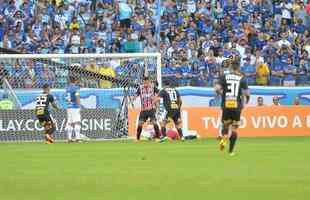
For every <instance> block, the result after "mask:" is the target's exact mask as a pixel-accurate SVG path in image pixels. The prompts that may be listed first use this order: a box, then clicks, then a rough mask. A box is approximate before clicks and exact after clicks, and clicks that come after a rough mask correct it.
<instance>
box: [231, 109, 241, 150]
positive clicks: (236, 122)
mask: <svg viewBox="0 0 310 200" xmlns="http://www.w3.org/2000/svg"><path fill="white" fill-rule="evenodd" d="M240 116H241V111H239V110H236V111H235V112H234V118H233V123H232V124H231V126H230V128H229V129H230V131H229V133H230V135H229V153H230V155H234V148H235V145H236V142H237V139H238V133H237V129H238V127H239V123H240Z"/></svg>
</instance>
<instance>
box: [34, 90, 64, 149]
mask: <svg viewBox="0 0 310 200" xmlns="http://www.w3.org/2000/svg"><path fill="white" fill-rule="evenodd" d="M50 105H51V106H52V107H53V108H54V109H56V110H58V109H59V108H58V107H57V105H56V103H55V99H54V97H53V95H51V94H50V88H49V85H48V84H44V85H43V93H42V94H41V95H40V96H38V97H37V101H36V107H35V114H36V116H37V118H38V120H39V122H40V124H41V125H42V126H43V127H44V132H45V141H46V143H47V144H52V143H54V139H53V133H54V132H55V131H56V126H55V122H54V120H53V118H52V116H51V114H50V111H49V109H50Z"/></svg>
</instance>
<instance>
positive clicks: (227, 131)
mask: <svg viewBox="0 0 310 200" xmlns="http://www.w3.org/2000/svg"><path fill="white" fill-rule="evenodd" d="M215 91H216V92H217V94H219V95H221V96H222V105H221V106H222V111H223V112H222V122H223V125H224V127H223V137H222V139H221V141H220V149H221V150H223V149H224V148H225V146H226V144H227V139H229V141H230V144H229V153H230V155H234V146H235V143H236V141H237V137H238V135H237V128H238V126H239V122H240V116H241V111H242V108H243V106H244V105H243V104H244V98H245V101H246V103H248V102H249V100H250V93H249V90H248V85H247V83H246V79H245V78H244V77H243V75H242V74H241V73H240V60H239V59H238V60H234V61H233V62H232V64H231V72H229V73H228V74H226V75H223V76H221V77H220V80H219V82H218V83H217V84H216V85H215Z"/></svg>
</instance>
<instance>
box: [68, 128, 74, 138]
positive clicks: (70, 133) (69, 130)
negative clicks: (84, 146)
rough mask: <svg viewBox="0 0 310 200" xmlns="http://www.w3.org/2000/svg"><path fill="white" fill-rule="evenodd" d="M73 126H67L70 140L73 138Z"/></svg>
mask: <svg viewBox="0 0 310 200" xmlns="http://www.w3.org/2000/svg"><path fill="white" fill-rule="evenodd" d="M72 133H73V127H72V126H71V125H68V126H67V136H68V140H72Z"/></svg>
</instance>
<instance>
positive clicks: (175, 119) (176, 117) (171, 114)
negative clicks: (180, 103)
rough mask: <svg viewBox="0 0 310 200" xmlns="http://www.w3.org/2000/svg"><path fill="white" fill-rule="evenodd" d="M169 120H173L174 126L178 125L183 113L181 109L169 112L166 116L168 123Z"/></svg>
mask: <svg viewBox="0 0 310 200" xmlns="http://www.w3.org/2000/svg"><path fill="white" fill-rule="evenodd" d="M169 118H171V119H173V122H174V124H177V123H178V122H179V119H181V111H180V110H179V109H171V110H168V113H167V115H166V121H167V120H168V119H169Z"/></svg>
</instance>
